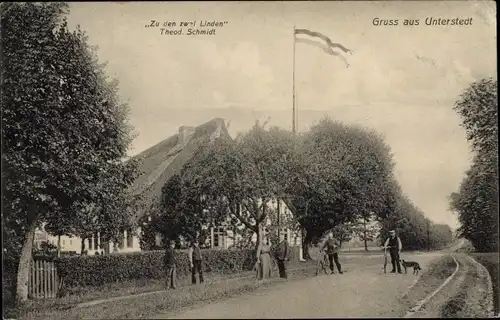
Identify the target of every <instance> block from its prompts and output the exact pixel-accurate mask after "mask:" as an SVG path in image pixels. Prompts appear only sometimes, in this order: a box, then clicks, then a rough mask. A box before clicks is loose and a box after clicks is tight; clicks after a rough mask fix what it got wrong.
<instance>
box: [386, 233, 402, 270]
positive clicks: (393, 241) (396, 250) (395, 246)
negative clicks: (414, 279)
mask: <svg viewBox="0 0 500 320" xmlns="http://www.w3.org/2000/svg"><path fill="white" fill-rule="evenodd" d="M384 248H385V249H387V248H389V254H390V255H391V264H392V271H391V273H396V269H397V270H398V273H402V272H401V265H400V264H399V259H400V258H399V254H400V253H401V248H402V245H401V239H399V237H398V236H396V231H395V230H391V231H389V238H387V240H385V243H384Z"/></svg>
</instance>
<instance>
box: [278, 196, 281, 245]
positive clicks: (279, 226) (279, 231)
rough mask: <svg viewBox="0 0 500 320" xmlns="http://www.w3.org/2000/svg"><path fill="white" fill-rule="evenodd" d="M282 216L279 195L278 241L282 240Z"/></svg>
mask: <svg viewBox="0 0 500 320" xmlns="http://www.w3.org/2000/svg"><path fill="white" fill-rule="evenodd" d="M280 216H281V210H280V198H279V197H278V243H280V242H281V224H280Z"/></svg>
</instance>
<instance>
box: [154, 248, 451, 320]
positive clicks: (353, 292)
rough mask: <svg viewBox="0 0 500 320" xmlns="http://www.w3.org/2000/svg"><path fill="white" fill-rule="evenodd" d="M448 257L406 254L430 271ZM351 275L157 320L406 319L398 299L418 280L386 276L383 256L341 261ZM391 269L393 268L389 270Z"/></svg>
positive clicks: (318, 279) (298, 283) (310, 281)
mask: <svg viewBox="0 0 500 320" xmlns="http://www.w3.org/2000/svg"><path fill="white" fill-rule="evenodd" d="M442 254H443V253H438V252H435V253H420V254H416V253H413V254H404V255H403V258H404V259H407V260H409V259H412V260H417V261H419V262H420V264H421V266H422V268H423V269H424V270H425V269H426V267H427V266H428V265H429V263H430V262H431V261H432V260H433V259H434V258H436V257H438V256H440V255H442ZM341 262H343V265H344V266H345V268H346V270H347V272H345V273H344V274H343V275H340V274H338V273H337V274H334V275H321V276H318V277H313V278H308V279H304V280H300V281H291V282H288V283H282V284H279V285H276V286H273V287H270V288H268V289H267V290H259V291H257V292H255V293H252V294H246V295H242V296H238V297H235V298H231V299H226V300H224V301H221V302H217V303H212V304H207V305H202V306H199V307H195V308H194V309H191V310H183V311H180V312H177V313H168V314H160V315H158V316H157V317H156V318H157V319H166V318H168V319H201V318H205V319H206V318H209V319H215V318H217V319H227V318H233V319H235V318H253V319H256V318H313V317H329V318H332V317H333V318H335V317H340V318H341V317H401V316H403V315H404V314H405V312H406V311H407V310H406V309H404V307H403V305H402V304H401V303H399V302H398V299H397V297H398V296H400V295H402V294H404V293H406V292H407V290H408V289H409V288H410V287H411V286H412V285H413V284H414V283H415V282H416V279H417V277H416V276H414V275H412V274H411V272H412V271H410V272H409V273H408V274H406V275H405V274H402V275H400V274H390V273H387V274H383V271H382V256H380V255H375V256H371V255H370V256H362V255H356V256H348V255H343V256H341ZM389 269H390V267H389Z"/></svg>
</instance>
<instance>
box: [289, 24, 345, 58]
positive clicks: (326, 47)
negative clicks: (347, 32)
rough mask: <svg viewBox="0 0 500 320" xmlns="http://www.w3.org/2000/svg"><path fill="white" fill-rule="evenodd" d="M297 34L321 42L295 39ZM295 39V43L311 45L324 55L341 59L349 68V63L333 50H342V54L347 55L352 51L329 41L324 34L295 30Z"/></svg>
mask: <svg viewBox="0 0 500 320" xmlns="http://www.w3.org/2000/svg"><path fill="white" fill-rule="evenodd" d="M299 34H305V35H308V36H311V37H315V38H319V39H321V40H323V41H315V40H312V39H302V38H297V35H299ZM295 38H296V41H297V42H298V43H305V44H309V45H313V46H315V47H317V48H320V49H322V50H323V51H324V52H325V53H327V54H329V55H332V56H337V57H339V58H341V59H342V60H343V61H344V63H345V64H346V65H347V67H349V63H348V62H347V60H346V59H345V57H344V56H343V55H342V54H341V53H340V52H338V51H335V50H334V49H336V48H338V49H340V50H342V51H343V52H345V53H349V54H352V50H350V49H347V48H346V47H344V46H343V45H341V44H340V43H334V42H333V41H332V40H330V38H328V37H327V36H325V35H324V34H322V33H319V32H316V31H310V30H307V29H295Z"/></svg>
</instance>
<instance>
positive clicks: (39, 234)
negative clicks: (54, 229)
mask: <svg viewBox="0 0 500 320" xmlns="http://www.w3.org/2000/svg"><path fill="white" fill-rule="evenodd" d="M44 241H46V242H48V243H50V244H52V245H54V246H57V243H58V237H57V236H53V235H51V234H49V233H48V232H46V231H44V230H40V229H38V230H36V231H35V239H34V241H33V245H34V246H35V247H36V248H40V245H41V244H42V242H44ZM80 243H81V239H80V238H79V237H76V236H61V248H60V251H61V252H70V251H75V252H77V253H80Z"/></svg>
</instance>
